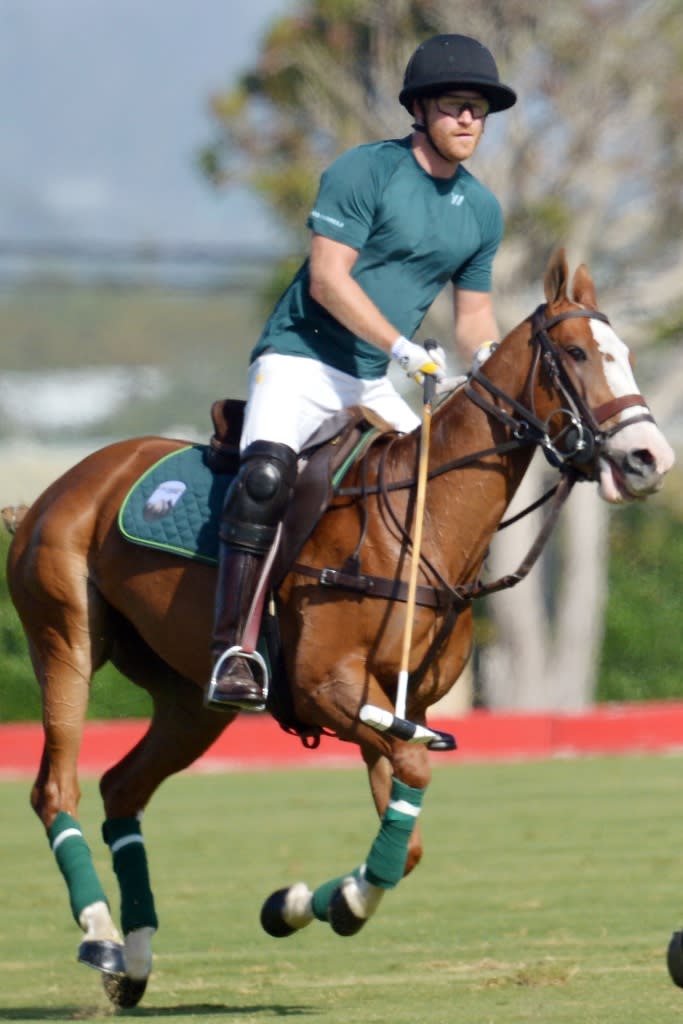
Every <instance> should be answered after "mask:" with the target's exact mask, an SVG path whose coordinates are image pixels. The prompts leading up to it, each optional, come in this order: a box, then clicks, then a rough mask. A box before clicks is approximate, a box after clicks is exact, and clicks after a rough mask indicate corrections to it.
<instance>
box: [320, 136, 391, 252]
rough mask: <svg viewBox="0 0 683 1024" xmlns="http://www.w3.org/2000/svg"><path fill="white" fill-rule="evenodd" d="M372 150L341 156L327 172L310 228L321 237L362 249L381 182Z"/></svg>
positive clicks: (351, 151)
mask: <svg viewBox="0 0 683 1024" xmlns="http://www.w3.org/2000/svg"><path fill="white" fill-rule="evenodd" d="M375 164H376V161H373V159H372V155H371V151H370V149H369V147H364V146H360V147H357V148H356V149H351V150H349V151H348V152H346V153H343V154H342V156H340V157H338V158H337V159H336V160H335V161H334V163H332V164H330V166H329V167H328V168H327V170H326V171H324V173H323V175H322V177H321V179H320V188H319V190H318V196H317V198H316V201H315V205H314V207H313V209H312V211H311V213H310V215H309V217H308V221H307V225H308V227H309V228H310V229H311V231H314V232H315V233H316V234H318V235H324V236H325V237H326V238H332V239H334V240H335V241H338V242H343V243H344V244H345V245H349V246H351V247H352V248H353V249H361V248H362V247H363V245H364V244H365V242H366V241H367V238H368V235H369V234H370V230H371V228H372V224H373V221H374V219H375V213H376V209H377V202H378V196H379V194H380V183H379V181H378V175H377V171H376V166H375Z"/></svg>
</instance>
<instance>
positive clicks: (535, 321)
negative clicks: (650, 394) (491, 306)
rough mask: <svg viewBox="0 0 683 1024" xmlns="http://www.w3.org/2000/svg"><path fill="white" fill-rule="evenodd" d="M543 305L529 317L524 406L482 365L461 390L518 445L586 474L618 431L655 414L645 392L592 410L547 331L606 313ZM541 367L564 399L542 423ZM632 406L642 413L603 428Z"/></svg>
mask: <svg viewBox="0 0 683 1024" xmlns="http://www.w3.org/2000/svg"><path fill="white" fill-rule="evenodd" d="M547 308H548V307H547V305H546V304H545V303H544V304H542V305H540V306H539V307H538V308H537V309H536V310H535V312H534V313H533V314H532V316H531V344H532V345H533V346H534V347H535V352H534V358H533V363H532V368H531V373H530V374H529V382H528V394H529V398H528V401H527V404H523V403H522V402H518V401H517V400H516V399H514V398H511V397H510V396H509V395H508V394H506V392H504V391H503V390H502V389H501V388H499V387H498V386H497V385H495V384H493V383H492V382H491V381H490V380H489V378H488V377H487V376H486V374H485V373H484V372H483V371H482V369H481V367H479V368H476V369H474V370H473V371H472V372H471V374H470V377H469V379H468V382H467V384H466V385H465V393H466V394H467V397H468V398H469V399H470V400H471V401H472V402H474V403H475V405H478V406H479V407H480V408H481V409H483V410H484V411H485V412H486V413H488V414H489V415H491V416H493V417H495V418H496V419H498V420H500V421H501V422H502V423H504V424H505V425H506V426H507V427H509V428H510V429H511V430H512V432H513V436H514V438H516V439H517V440H518V441H519V442H520V445H523V444H528V443H532V444H537V445H538V446H539V447H540V448H541V449H542V451H543V453H544V455H545V457H546V459H547V460H548V462H549V463H550V464H551V465H552V466H554V467H555V468H557V469H560V470H566V469H569V468H574V469H580V470H581V471H582V472H583V473H585V467H586V463H589V462H594V461H595V459H596V456H597V455H599V454H600V452H601V451H602V450H603V449H604V448H605V446H606V445H607V443H608V442H609V440H610V439H611V438H612V437H614V435H615V434H617V433H618V432H619V431H620V430H623V428H624V427H626V426H629V425H631V424H632V423H638V422H642V421H644V420H648V421H650V422H652V423H653V422H654V418H653V416H652V413H651V412H650V410H649V409H648V406H647V403H646V402H645V399H644V398H643V396H642V395H640V394H637V393H636V394H631V395H621V396H619V397H618V398H613V399H611V400H610V401H609V402H605V403H603V404H602V405H600V406H598V407H597V408H596V409H591V408H590V407H589V406H588V404H587V403H586V401H585V400H584V398H583V396H582V395H581V394H580V393H579V391H578V389H577V387H576V385H575V384H574V381H573V380H572V377H571V375H570V374H569V373H568V371H567V368H566V366H565V364H564V361H563V359H562V358H561V356H560V350H559V348H558V346H557V344H556V343H555V342H553V340H552V338H551V337H550V333H549V332H550V331H551V330H552V329H553V328H554V327H556V326H557V325H558V324H560V323H563V322H564V321H566V320H570V319H574V318H579V317H580V318H582V319H588V320H601V321H602V322H603V323H606V324H608V323H609V320H608V318H607V317H606V316H605V314H604V313H600V312H599V311H598V310H595V309H569V310H565V311H564V312H562V313H556V314H555V315H554V316H548V315H547ZM541 366H542V367H543V369H544V370H545V372H546V373H547V374H548V377H549V380H550V383H551V386H552V387H553V388H554V389H555V390H556V391H557V392H558V393H559V394H560V396H561V400H562V402H563V403H565V404H563V405H562V406H561V407H560V408H559V409H556V410H554V411H553V412H552V413H551V415H550V416H549V417H548V419H547V420H545V421H543V420H541V419H540V418H539V417H538V416H537V415H536V410H535V406H534V400H533V391H534V384H535V379H536V376H537V374H538V372H539V368H540V367H541ZM475 383H476V384H478V385H479V387H480V388H481V389H483V390H484V391H485V392H487V393H488V395H490V396H492V398H493V399H496V400H497V401H490V400H489V399H488V398H487V397H486V396H485V395H483V394H482V393H481V391H480V390H477V389H476V388H474V387H473V384H475ZM499 402H502V403H504V405H506V406H508V407H509V410H510V411H509V412H508V411H506V410H505V409H504V408H502V407H501V405H500V404H498V403H499ZM634 406H641V407H642V408H643V409H644V410H645V411H644V412H641V413H639V414H637V415H636V416H631V417H629V418H628V419H627V420H623V421H621V422H619V423H615V424H613V425H612V426H611V427H610V428H609V429H607V430H603V429H602V425H603V424H604V423H606V422H607V421H608V420H611V419H613V417H614V416H617V415H618V414H619V413H620V412H623V410H624V409H630V408H632V407H634ZM558 420H560V421H562V420H564V424H563V425H561V426H560V427H559V428H555V429H554V431H553V426H554V423H555V422H556V421H558Z"/></svg>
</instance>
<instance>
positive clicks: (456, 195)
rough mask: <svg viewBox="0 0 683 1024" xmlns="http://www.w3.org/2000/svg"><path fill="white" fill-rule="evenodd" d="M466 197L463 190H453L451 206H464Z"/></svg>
mask: <svg viewBox="0 0 683 1024" xmlns="http://www.w3.org/2000/svg"><path fill="white" fill-rule="evenodd" d="M464 202H465V197H464V195H463V194H462V193H461V192H451V206H462V204H463V203H464Z"/></svg>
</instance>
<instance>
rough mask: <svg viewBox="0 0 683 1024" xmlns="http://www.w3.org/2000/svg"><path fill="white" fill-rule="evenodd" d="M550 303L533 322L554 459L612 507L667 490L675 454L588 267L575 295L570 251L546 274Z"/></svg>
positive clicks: (540, 396) (539, 410) (540, 395)
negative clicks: (590, 482)
mask: <svg viewBox="0 0 683 1024" xmlns="http://www.w3.org/2000/svg"><path fill="white" fill-rule="evenodd" d="M544 283H545V296H546V303H545V304H544V305H543V306H540V307H539V309H537V310H536V313H535V314H534V315H533V317H532V320H531V325H532V339H531V340H532V345H533V346H535V347H536V359H535V362H534V366H535V367H536V368H537V369H538V374H537V375H536V376H535V397H534V404H535V410H534V411H535V413H536V415H537V416H538V417H539V418H541V419H542V420H543V422H544V423H545V424H546V426H547V436H548V439H549V443H548V444H547V445H544V450H545V452H546V455H547V456H548V457H549V458H550V459H551V461H553V460H556V462H557V464H559V465H570V466H572V467H574V468H575V469H577V470H579V471H581V472H582V473H584V474H586V475H588V476H589V477H591V478H594V479H596V480H598V481H599V485H600V494H601V496H602V497H603V498H605V499H606V500H607V501H610V502H619V501H624V500H631V499H633V498H644V497H646V496H647V495H648V494H652V493H653V492H654V491H657V490H659V488H660V487H661V486H662V482H663V478H664V475H665V474H666V473H667V472H668V471H669V470H670V469H671V467H672V466H673V463H674V453H673V451H672V450H671V447H670V445H669V444H668V442H667V441H666V439H665V438H664V436H663V434H662V433H661V431H660V430H659V429H658V427H657V425H656V424H655V422H654V419H653V417H652V415H651V413H650V412H649V410H648V408H647V405H646V403H645V400H644V399H643V397H642V395H641V393H640V391H639V389H638V385H637V384H636V381H635V378H634V375H633V369H632V360H631V356H630V353H629V350H628V348H627V347H626V345H625V344H624V342H623V341H621V340H620V338H619V337H618V336H617V334H616V332H615V331H614V329H613V328H612V327H611V326H610V323H609V321H608V319H607V317H606V316H604V314H602V313H600V312H598V309H597V301H596V298H595V289H594V287H593V281H592V279H591V276H590V273H589V271H588V268H587V267H586V266H585V265H583V264H582V265H581V266H580V267H579V268H578V269H577V271H576V273H575V275H574V280H573V282H572V295H571V298H570V297H569V295H568V286H569V278H568V269H567V261H566V258H565V254H564V250H562V249H560V250H558V251H557V252H556V253H555V254H554V255H553V257H552V258H551V260H550V262H549V263H548V267H547V269H546V273H545V282H544Z"/></svg>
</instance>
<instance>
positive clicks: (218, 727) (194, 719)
mask: <svg viewBox="0 0 683 1024" xmlns="http://www.w3.org/2000/svg"><path fill="white" fill-rule="evenodd" d="M134 654H135V655H136V659H135V663H134V661H133V655H134ZM115 660H116V661H117V664H118V665H119V667H120V668H122V669H124V668H125V670H126V674H127V675H128V676H129V677H131V678H133V679H135V678H136V677H138V675H140V676H144V679H145V685H146V687H147V688H148V689H149V690H150V692H151V694H152V697H153V700H154V713H153V715H152V719H151V722H150V724H149V728H148V730H147V732H146V733H145V735H144V736H143V737H142V739H141V740H140V741H139V743H137V745H136V746H135V747H134V748H133V749H132V750H131V751H129V753H128V754H126V756H125V757H124V758H123V759H122V760H121V761H119V763H118V764H116V765H114V767H113V768H110V769H109V771H107V772H106V773H105V775H103V777H102V780H101V782H100V791H101V793H102V799H103V802H104V808H105V814H106V819H105V822H104V825H103V827H102V834H103V837H104V840H105V842H106V843H107V845H108V846H109V848H110V850H111V854H112V863H113V867H114V871H115V873H116V876H117V879H118V882H119V889H120V892H121V928H122V930H123V933H124V943H125V952H124V957H125V964H126V977H125V978H112V979H110V980H109V981H108V983H107V984H105V989H106V991H107V994H108V996H109V998H110V999H111V1000H112V1002H114V1003H115V1004H117V1005H119V1006H132V1005H135V1003H137V1002H138V1001H139V999H140V997H141V996H142V993H143V992H144V990H145V985H146V982H147V978H148V977H149V974H150V973H151V970H152V937H153V935H154V932H155V931H156V929H157V926H158V921H157V915H156V910H155V906H154V897H153V894H152V889H151V886H150V880H149V872H148V867H147V857H146V854H145V847H144V843H143V838H142V830H141V817H142V812H143V810H144V808H145V807H146V806H147V803H148V802H149V800H150V798H151V797H152V795H153V793H154V792H155V790H156V789H157V788H158V786H159V785H160V784H161V783H162V782H163V781H164V780H165V779H167V778H168V777H169V775H172V774H173V773H175V772H179V771H182V770H183V769H184V768H187V767H188V765H190V764H192V763H193V762H194V761H196V760H197V758H198V757H200V756H201V755H202V754H203V753H204V752H205V750H207V749H208V747H209V746H210V745H211V744H212V743H213V741H214V740H215V739H216V738H217V737H218V736H219V735H220V733H221V732H222V731H223V730H224V729H225V728H226V726H227V725H228V724H229V722H230V721H232V718H234V715H233V716H232V718H229V717H227V716H226V715H225V714H222V715H217V714H215V713H214V712H210V711H207V710H206V709H205V708H204V707H203V703H202V691H201V690H200V688H199V687H197V686H195V685H193V684H191V683H189V682H188V681H187V680H185V679H183V678H182V677H181V676H179V675H177V674H176V673H174V672H172V670H171V669H170V668H168V667H167V666H166V665H164V664H163V663H162V662H161V661H160V660H159V659H158V658H157V657H156V655H154V654H153V652H152V651H150V650H149V649H148V648H146V647H144V645H141V644H139V642H138V647H137V648H136V647H135V641H134V638H133V637H129V638H128V643H127V650H126V655H125V664H124V661H123V659H122V658H116V659H115Z"/></svg>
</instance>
